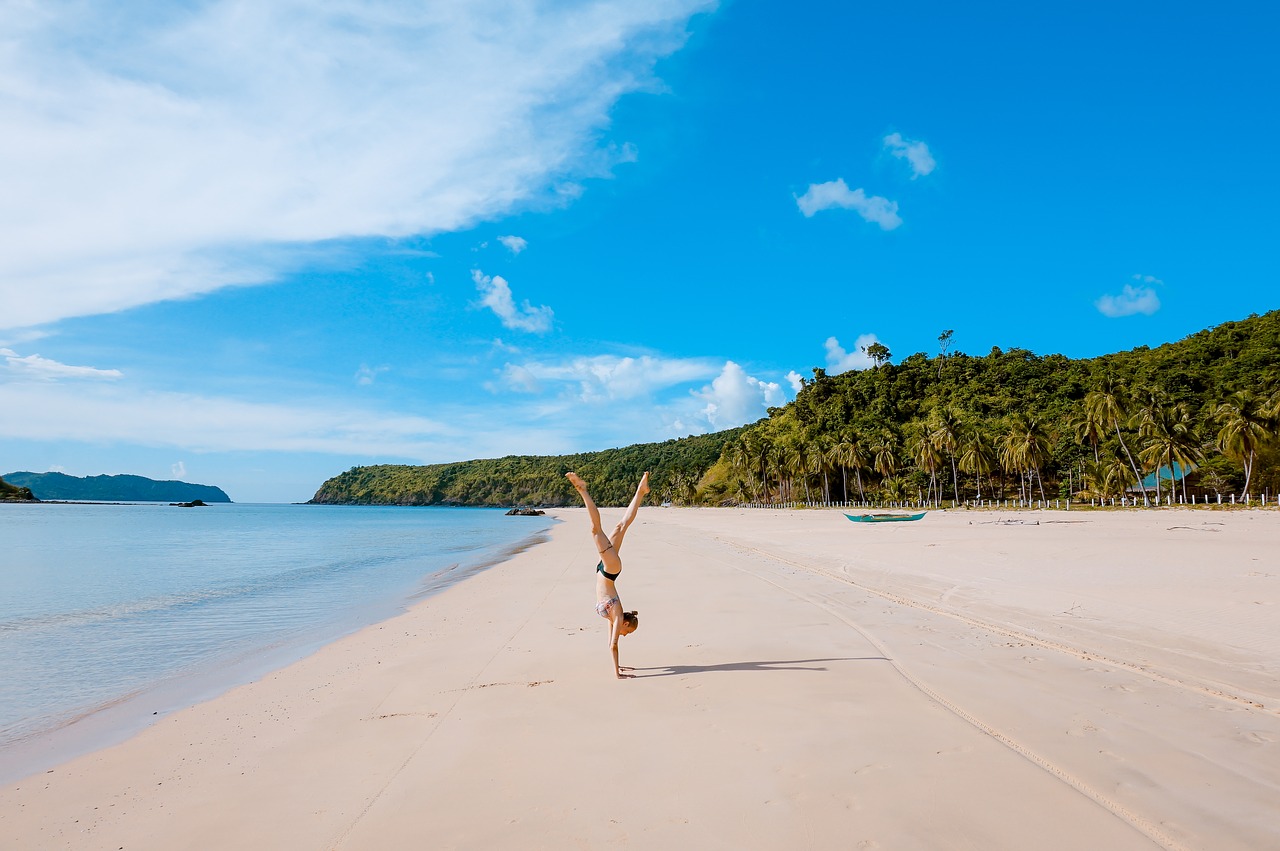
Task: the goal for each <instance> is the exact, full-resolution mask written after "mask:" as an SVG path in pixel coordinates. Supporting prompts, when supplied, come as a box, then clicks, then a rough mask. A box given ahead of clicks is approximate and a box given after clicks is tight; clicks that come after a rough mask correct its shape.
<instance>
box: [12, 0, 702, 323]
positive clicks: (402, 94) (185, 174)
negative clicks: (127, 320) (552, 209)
mask: <svg viewBox="0 0 1280 851" xmlns="http://www.w3.org/2000/svg"><path fill="white" fill-rule="evenodd" d="M713 6H714V2H713V0H659V1H658V2H652V3H634V2H630V0H598V2H592V3H589V4H582V3H571V4H536V5H535V4H521V5H518V6H516V7H511V6H508V5H495V4H493V3H488V2H481V3H477V2H474V0H437V2H432V3H425V4H424V3H418V2H411V0H370V2H367V3H360V4H351V3H319V4H315V3H302V2H300V0H258V2H254V3H244V2H239V0H209V1H208V2H201V3H183V4H169V5H168V6H165V7H164V9H163V10H162V11H160V12H157V11H156V7H155V6H154V5H153V4H145V3H141V2H137V0H86V2H74V3H73V2H69V0H51V2H47V3H41V4H38V6H32V5H31V4H27V3H18V4H12V3H11V4H3V5H0V32H3V33H4V34H5V37H4V49H3V50H0V80H3V81H4V85H3V88H4V97H3V98H0V126H2V127H4V128H5V132H3V133H0V186H4V192H3V193H0V282H3V283H0V326H3V327H7V328H21V327H29V326H33V325H38V324H41V323H48V322H52V321H56V320H58V319H61V318H65V317H69V316H81V315H89V314H94V313H102V312H110V311H116V310H121V309H125V308H129V307H133V306H137V305H142V304H147V303H150V302H153V301H157V300H161V299H170V298H179V297H184V296H190V295H194V294H199V293H205V292H210V291H213V290H216V289H219V288H221V287H225V286H228V285H234V284H252V283H259V282H262V281H265V280H269V279H272V278H273V277H276V276H278V275H279V274H281V272H282V271H286V270H288V269H293V268H298V267H299V265H300V264H305V263H310V262H314V261H312V260H311V259H310V257H309V255H308V251H303V250H300V249H302V248H308V247H310V246H314V245H316V244H318V243H322V242H324V241H328V240H341V239H346V238H352V237H361V236H390V237H402V236H406V235H411V234H432V233H439V232H444V231H450V230H457V229H460V228H463V227H467V226H470V225H472V224H474V223H475V222H477V221H481V220H483V219H486V218H493V217H496V216H498V215H501V214H503V213H507V212H510V211H512V210H515V209H518V208H521V207H528V206H534V205H555V204H563V203H568V202H569V201H571V200H572V199H573V198H574V197H576V196H577V195H578V194H580V193H581V191H582V185H581V181H582V180H583V179H586V178H590V177H600V176H606V175H608V174H609V172H610V169H611V168H612V167H613V166H614V165H615V164H617V163H618V162H623V161H626V160H628V159H632V158H634V151H632V150H630V149H629V148H627V147H625V146H616V145H613V146H611V145H608V144H605V145H603V146H602V145H601V144H600V141H599V135H600V131H601V130H602V129H603V128H605V127H606V126H607V125H608V121H609V114H610V110H611V109H612V107H613V105H614V104H615V103H616V102H617V100H618V99H619V98H620V97H621V96H622V95H624V94H626V93H627V92H630V91H636V90H642V89H646V88H654V87H655V83H654V81H653V76H652V66H653V63H654V62H655V61H656V60H657V59H658V58H660V57H662V56H665V55H667V54H670V53H671V52H673V51H675V50H677V49H678V48H679V47H680V45H681V44H682V43H683V40H684V37H685V24H686V22H687V21H688V19H689V18H690V16H691V15H693V14H695V13H697V12H699V11H704V10H706V9H709V8H712V7H713ZM282 247H291V249H290V250H287V251H282V250H281V248H282Z"/></svg>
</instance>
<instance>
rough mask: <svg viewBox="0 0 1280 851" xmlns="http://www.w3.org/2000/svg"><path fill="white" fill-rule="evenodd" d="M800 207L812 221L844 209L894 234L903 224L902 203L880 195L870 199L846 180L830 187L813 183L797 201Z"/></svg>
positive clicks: (835, 181) (830, 184)
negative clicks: (819, 214) (824, 212)
mask: <svg viewBox="0 0 1280 851" xmlns="http://www.w3.org/2000/svg"><path fill="white" fill-rule="evenodd" d="M796 206H797V207H799V208H800V212H802V213H804V215H805V218H810V217H812V216H813V215H814V214H815V213H818V212H821V211H822V210H830V209H834V208H837V207H838V208H840V209H844V210H853V211H854V212H856V213H857V214H858V215H859V216H862V218H863V219H864V220H866V221H868V222H874V223H875V224H878V225H879V226H880V227H881V229H883V230H893V229H894V228H896V227H897V226H898V225H900V224H902V219H901V218H900V217H899V216H898V202H897V201H890V200H889V199H888V198H881V197H880V196H879V195H867V193H866V192H864V191H862V189H860V188H859V189H850V188H849V186H848V185H847V184H846V183H845V182H844V178H839V179H837V180H831V181H828V182H827V183H813V184H810V185H809V188H808V190H806V191H805V193H804V194H803V195H799V196H797V197H796Z"/></svg>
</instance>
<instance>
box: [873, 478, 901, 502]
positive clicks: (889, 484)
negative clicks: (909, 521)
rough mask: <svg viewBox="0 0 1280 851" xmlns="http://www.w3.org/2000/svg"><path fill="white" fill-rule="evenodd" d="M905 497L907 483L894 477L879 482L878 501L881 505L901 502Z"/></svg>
mask: <svg viewBox="0 0 1280 851" xmlns="http://www.w3.org/2000/svg"><path fill="white" fill-rule="evenodd" d="M906 497H907V483H906V482H905V481H903V480H902V479H900V478H897V477H896V476H889V477H888V478H886V479H885V480H884V481H882V482H880V501H881V502H882V503H885V504H888V503H894V502H903V501H904V500H905V499H906Z"/></svg>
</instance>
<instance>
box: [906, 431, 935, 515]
mask: <svg viewBox="0 0 1280 851" xmlns="http://www.w3.org/2000/svg"><path fill="white" fill-rule="evenodd" d="M907 451H908V452H910V453H911V458H912V460H913V461H915V462H916V466H917V467H918V468H920V470H921V472H925V473H928V474H929V499H928V501H929V502H933V489H934V488H935V487H936V486H937V484H938V468H939V467H941V466H942V455H941V454H940V453H939V452H938V447H937V446H935V445H934V443H933V441H932V440H930V439H929V435H927V434H919V435H916V436H915V437H912V438H911V439H910V440H909V441H908V442H907ZM939 498H941V488H939Z"/></svg>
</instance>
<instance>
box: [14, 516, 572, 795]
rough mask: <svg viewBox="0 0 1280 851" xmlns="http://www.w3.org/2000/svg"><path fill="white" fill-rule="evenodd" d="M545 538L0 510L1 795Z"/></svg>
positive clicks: (413, 527)
mask: <svg viewBox="0 0 1280 851" xmlns="http://www.w3.org/2000/svg"><path fill="white" fill-rule="evenodd" d="M553 522H554V521H553V520H551V519H550V518H548V517H509V516H506V514H505V513H504V512H503V511H502V510H501V509H485V508H436V507H430V508H425V507H413V508H410V507H381V506H321V505H244V504H218V505H209V506H205V507H196V508H180V507H175V506H169V505H160V504H155V503H132V504H101V503H56V504H51V503H46V504H17V505H14V504H9V505H0V782H11V781H13V780H16V779H19V778H21V777H24V776H26V775H28V774H31V773H33V772H34V771H37V770H45V769H46V767H47V766H50V765H53V764H56V763H57V762H59V761H62V760H64V759H67V758H69V757H72V756H75V755H77V754H79V753H84V752H87V751H90V750H94V749H97V748H100V747H104V746H106V745H108V744H112V743H114V742H116V741H119V740H122V739H124V738H127V737H128V736H129V735H131V734H133V733H135V732H137V731H138V730H140V729H142V728H143V727H144V726H146V725H147V724H149V723H152V722H153V721H155V720H156V719H157V718H159V717H162V716H163V715H165V714H167V713H169V712H172V711H174V710H176V709H179V708H182V707H184V706H188V705H191V704H193V703H196V702H199V701H201V700H204V699H207V698H210V697H213V696H215V695H217V694H219V693H221V692H222V691H225V690H227V689H228V688H230V687H232V686H234V685H238V684H240V683H244V682H249V681H251V680H253V679H254V678H256V677H259V676H261V675H262V674H264V673H267V672H268V671H271V670H275V669H278V668H280V667H283V666H284V665H286V664H288V663H289V662H292V661H295V660H297V659H300V658H302V657H304V656H306V655H308V654H310V653H311V652H313V651H314V650H315V649H317V648H318V647H320V646H322V645H324V644H327V643H329V642H331V641H334V640H336V639H338V638H340V637H342V636H343V635H346V634H349V633H351V632H354V631H355V630H357V629H359V628H361V627H363V626H367V625H369V624H372V623H376V622H378V621H380V620H385V619H386V618H388V617H391V616H393V615H395V614H397V613H399V612H401V611H403V610H404V609H405V608H406V607H407V606H408V605H409V604H410V603H412V602H413V601H414V600H416V599H419V598H421V597H423V596H425V595H427V594H430V593H433V592H435V591H438V590H440V589H442V588H444V587H447V586H448V585H450V584H452V583H454V582H457V581H459V580H460V579H462V578H465V577H466V576H468V575H470V574H472V573H474V572H475V571H478V570H482V569H484V568H486V567H488V566H491V565H493V564H496V563H498V562H501V561H503V560H505V559H506V558H509V557H510V556H511V555H513V554H514V553H516V552H518V551H520V550H522V549H524V548H526V547H529V546H531V545H533V544H535V543H537V542H539V541H540V540H544V539H545V534H546V531H547V529H548V528H549V527H550V525H551V524H552V523H553Z"/></svg>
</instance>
